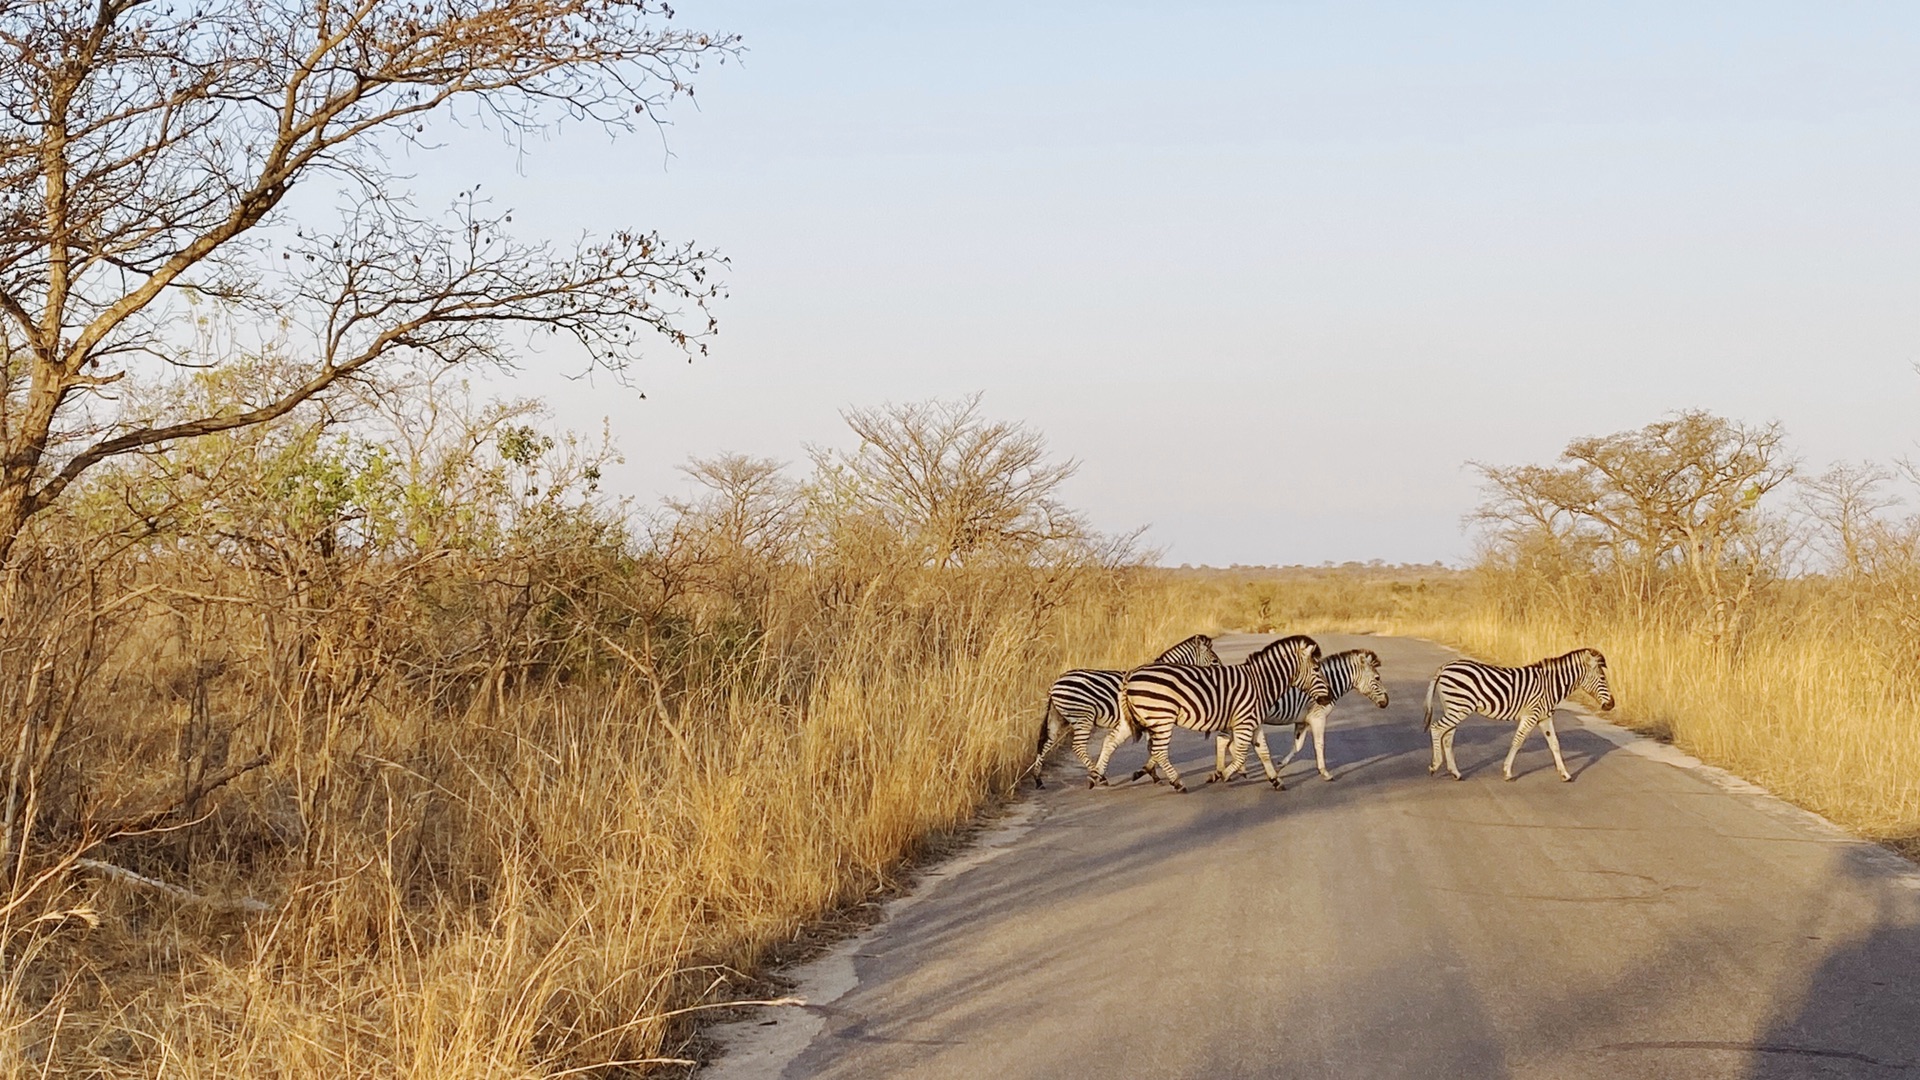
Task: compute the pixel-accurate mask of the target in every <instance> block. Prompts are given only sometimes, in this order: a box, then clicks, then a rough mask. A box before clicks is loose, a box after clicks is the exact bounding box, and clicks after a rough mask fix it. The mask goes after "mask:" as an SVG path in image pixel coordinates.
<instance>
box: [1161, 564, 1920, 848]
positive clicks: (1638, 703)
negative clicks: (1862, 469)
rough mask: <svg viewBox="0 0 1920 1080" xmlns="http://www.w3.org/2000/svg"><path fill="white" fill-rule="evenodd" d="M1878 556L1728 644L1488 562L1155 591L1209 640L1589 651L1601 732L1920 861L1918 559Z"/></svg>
mask: <svg viewBox="0 0 1920 1080" xmlns="http://www.w3.org/2000/svg"><path fill="white" fill-rule="evenodd" d="M1885 539H1888V538H1884V537H1883V540H1885ZM1880 556H1881V557H1880V559H1879V560H1878V561H1877V562H1875V563H1874V564H1873V565H1872V566H1871V567H1869V568H1867V569H1866V570H1865V571H1863V572H1861V573H1859V574H1857V575H1855V576H1852V577H1846V576H1822V575H1803V576H1799V577H1795V578H1790V579H1782V580H1777V581H1774V582H1772V583H1771V584H1769V585H1768V586H1767V587H1766V588H1763V589H1761V590H1759V592H1758V593H1757V594H1756V595H1755V596H1754V597H1753V598H1752V599H1751V600H1749V602H1748V603H1747V604H1745V605H1744V606H1743V607H1742V609H1741V610H1740V612H1739V614H1740V617H1741V622H1742V630H1741V632H1740V633H1739V635H1738V636H1737V637H1734V638H1728V637H1726V636H1724V635H1716V633H1715V632H1714V630H1715V627H1714V626H1713V622H1714V620H1713V618H1712V617H1711V614H1710V613H1708V612H1704V611H1700V610H1697V609H1696V610H1689V607H1688V606H1687V605H1686V604H1685V603H1684V599H1685V598H1684V597H1681V598H1680V601H1681V602H1676V603H1671V604H1665V605H1653V606H1652V609H1651V610H1649V611H1646V612H1644V613H1636V614H1632V615H1624V614H1621V613H1619V612H1617V611H1614V610H1612V605H1611V604H1610V602H1609V600H1608V598H1607V597H1606V595H1605V593H1604V584H1605V583H1596V582H1592V581H1580V582H1578V583H1577V588H1573V589H1569V587H1568V583H1567V582H1555V581H1548V580H1544V579H1541V578H1536V577H1530V576H1527V575H1519V574H1515V573H1514V572H1513V568H1512V566H1511V565H1510V564H1508V563H1505V562H1503V561H1501V560H1499V559H1489V560H1488V562H1487V563H1486V564H1484V565H1481V566H1479V567H1477V568H1476V569H1474V570H1470V571H1457V570H1445V569H1439V568H1422V567H1387V568H1375V569H1370V568H1367V567H1363V566H1354V565H1349V566H1347V567H1344V568H1324V569H1312V568H1290V569H1286V570H1284V571H1276V570H1259V569H1247V570H1240V571H1233V570H1202V571H1188V572H1182V573H1179V574H1177V575H1175V577H1174V580H1173V581H1172V582H1171V583H1170V585H1169V588H1170V589H1172V590H1173V591H1174V592H1175V593H1176V594H1177V595H1180V596H1182V597H1184V598H1186V599H1187V600H1188V602H1191V603H1193V604H1195V605H1197V606H1200V607H1204V609H1206V610H1209V611H1211V612H1214V613H1215V616H1214V617H1215V618H1216V620H1217V621H1218V622H1219V623H1220V624H1222V625H1231V626H1239V627H1246V628H1250V629H1264V630H1280V629H1292V630H1303V631H1308V632H1314V631H1326V632H1363V633H1385V634H1407V635H1413V636H1418V637H1425V638H1430V639H1432V640H1435V641H1439V642H1441V643H1443V644H1446V645H1449V646H1452V647H1454V648H1457V649H1460V650H1461V651H1462V652H1464V653H1466V654H1467V655H1470V656H1473V657H1476V658H1479V659H1483V660H1487V661H1491V662H1494V663H1505V664H1525V663H1531V662H1533V661H1535V660H1539V659H1541V658H1543V657H1546V656H1552V655H1557V654H1559V653H1563V652H1566V651H1568V650H1569V649H1572V648H1576V647H1578V646H1582V645H1591V646H1594V647H1596V648H1599V649H1600V650H1602V651H1603V652H1605V653H1606V655H1607V659H1608V662H1609V665H1610V667H1611V671H1612V682H1613V689H1614V692H1615V694H1616V696H1617V698H1618V700H1619V707H1618V710H1617V711H1616V712H1614V713H1611V714H1609V716H1608V719H1610V720H1613V721H1615V722H1618V723H1621V724H1623V725H1625V726H1627V727H1630V728H1633V729H1636V730H1639V731H1642V732H1644V733H1646V734H1648V735H1652V736H1654V737H1657V738H1661V739H1666V740H1670V741H1672V742H1673V743H1675V744H1676V745H1678V746H1680V747H1682V748H1683V749H1685V750H1687V751H1688V752H1690V753H1692V754H1694V755H1696V756H1698V757H1700V758H1701V759H1702V760H1705V761H1708V762H1710V763H1712V764H1715V765H1718V766H1720V767H1722V768H1726V769H1728V770H1730V771H1732V772H1734V773H1737V774H1738V775H1740V776H1743V777H1746V778H1748V779H1750V780H1752V781H1754V782H1755V783H1759V784H1762V785H1764V786H1765V787H1767V788H1768V789H1770V790H1772V791H1773V792H1775V793H1776V794H1778V795H1780V796H1781V797H1783V798H1786V799H1788V800H1790V801H1792V802H1794V803H1797V804H1799V805H1801V806H1804V807H1807V808H1808V809H1811V810H1814V811H1816V812H1818V813H1820V814H1823V815H1825V816H1826V817H1828V818H1830V819H1832V820H1833V821H1835V822H1837V823H1839V824H1841V825H1843V826H1845V827H1846V828H1848V829H1850V830H1852V831H1854V832H1856V833H1858V834H1860V835H1863V836H1867V837H1871V838H1874V839H1878V840H1882V841H1886V842H1888V843H1890V844H1892V845H1893V846H1895V847H1896V848H1898V849H1900V850H1903V851H1906V852H1908V853H1910V854H1916V855H1920V723H1915V722H1914V718H1915V717H1920V668H1916V667H1915V665H1914V662H1913V661H1914V658H1915V657H1916V656H1920V632H1917V631H1920V623H1916V621H1915V620H1914V619H1912V618H1911V617H1909V613H1911V612H1913V611H1916V610H1920V606H1917V605H1916V604H1915V600H1916V599H1920V588H1915V587H1914V586H1915V585H1920V561H1908V560H1907V559H1906V558H1905V557H1904V556H1902V555H1901V554H1900V551H1899V550H1898V548H1897V547H1896V545H1893V544H1892V543H1891V541H1890V540H1889V542H1888V544H1887V546H1885V547H1883V548H1882V549H1881V551H1880ZM1569 596H1571V597H1572V599H1571V600H1569Z"/></svg>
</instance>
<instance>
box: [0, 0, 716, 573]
mask: <svg viewBox="0 0 1920 1080" xmlns="http://www.w3.org/2000/svg"><path fill="white" fill-rule="evenodd" d="M671 18H672V11H671V10H670V9H669V8H668V7H667V5H666V4H664V3H661V2H660V0H346V2H344V3H343V2H337V0H186V2H176V0H0V369H3V370H4V385H0V561H4V560H5V558H6V557H7V556H8V555H9V553H10V552H11V551H12V549H13V545H14V543H15V541H16V540H17V538H18V537H19V536H20V533H21V530H22V528H23V527H24V525H25V524H26V523H27V522H28V521H29V520H30V519H31V518H32V517H33V516H34V515H35V514H37V513H40V512H41V511H44V510H45V509H47V507H49V506H50V505H52V504H53V503H54V502H55V500H57V499H58V498H59V497H60V495H61V493H62V492H63V491H64V490H66V489H67V488H68V487H69V486H70V485H71V484H72V483H73V482H74V481H75V480H77V479H78V478H79V477H80V476H81V475H82V474H83V473H85V472H86V471H87V470H88V469H90V468H92V467H94V466H95V465H98V464H99V463H101V462H103V461H106V460H109V459H112V458H114V457H116V456H118V455H123V454H129V453H135V452H140V451H147V450H151V449H152V448H154V447H157V446H159V445H161V444H165V443H169V442H172V441H174V440H178V439H183V438H190V437H194V436H203V435H211V434H216V433H219V432H223V431H231V430H234V429H236V428H243V427H248V426H251V425H255V424H261V423H265V422H268V421H270V420H273V419H275V418H277V417H280V416H283V415H285V414H286V413H288V412H289V411H291V410H292V409H294V408H296V407H298V406H299V405H300V404H301V403H303V402H306V401H309V400H312V399H314V398H316V397H319V396H323V395H326V394H327V393H328V392H329V391H330V390H331V389H333V388H335V387H337V385H338V384H340V383H341V382H342V380H350V379H354V378H356V377H357V376H361V375H367V374H372V373H373V372H374V371H375V370H378V369H379V368H381V367H384V366H387V365H391V364H394V363H405V362H407V361H410V360H412V361H418V360H433V361H440V362H445V363H459V362H465V361H475V360H480V361H496V362H507V361H509V360H510V359H511V356H512V352H513V349H514V346H515V340H514V339H515V337H516V335H515V334H514V333H513V331H515V330H516V329H519V330H526V331H546V332H550V333H554V334H558V335H561V336H563V337H567V338H571V339H572V340H573V341H574V342H577V343H578V344H579V345H581V346H583V347H584V348H585V349H586V350H587V353H588V355H589V356H590V357H591V360H590V362H591V363H597V364H602V365H606V366H609V367H616V368H617V367H619V366H620V365H622V364H624V363H625V362H627V361H628V360H629V359H630V358H631V357H632V356H634V355H635V352H636V350H637V348H638V346H639V344H640V342H641V340H642V339H643V338H647V337H650V336H651V335H652V334H653V333H655V332H657V333H659V334H663V335H665V336H666V337H667V338H668V339H669V340H670V341H671V342H672V343H673V344H674V345H676V346H678V347H679V348H682V349H699V348H702V339H703V338H704V336H705V335H707V334H709V333H711V332H712V330H713V323H712V321H711V318H710V317H709V316H708V315H707V312H706V306H707V301H708V300H709V299H711V298H712V297H714V296H715V295H716V286H715V285H714V284H713V282H712V280H711V278H710V273H711V271H712V269H713V268H714V265H715V263H716V262H717V260H716V259H715V257H714V256H712V255H711V254H710V253H709V252H706V251H703V250H700V249H698V248H696V247H694V246H691V245H688V244H674V243H667V242H665V241H663V240H662V239H661V238H660V237H659V236H658V235H657V234H654V233H650V232H642V231H632V230H622V231H615V232H612V233H610V234H608V235H605V236H601V237H597V238H587V239H583V240H581V241H580V242H579V243H578V244H575V245H572V246H566V247H559V246H554V245H549V244H544V243H528V242H523V241H518V240H515V239H514V238H512V237H511V236H510V235H508V233H507V231H506V228H505V227H506V225H507V223H508V222H509V221H510V217H509V216H508V215H507V214H505V213H504V212H496V211H493V210H490V209H489V208H488V207H487V205H486V204H485V203H484V202H482V201H481V200H479V199H477V198H474V197H473V196H472V193H471V192H470V193H468V195H467V196H466V197H464V198H463V199H461V200H460V201H459V202H457V203H456V205H455V207H454V208H453V209H452V211H451V212H450V213H449V214H448V215H446V216H438V215H428V214H423V213H421V212H419V211H417V210H415V209H414V208H413V206H412V205H411V204H410V202H409V201H408V199H407V198H406V197H405V195H404V193H403V183H402V182H403V179H404V178H403V177H402V176H401V174H400V173H399V172H398V171H397V170H396V168H395V167H394V165H393V162H392V158H391V155H392V154H393V152H394V151H396V150H398V149H401V148H403V147H406V148H410V149H417V150H431V149H432V148H433V146H434V144H433V143H432V141H431V140H432V139H433V135H432V134H431V132H432V131H433V130H434V128H433V127H432V126H431V125H434V124H435V123H436V121H442V120H460V121H462V122H479V123H481V124H483V125H487V126H491V127H492V128H494V129H495V130H496V131H500V132H504V133H505V135H506V136H508V137H509V138H522V139H524V138H527V137H536V136H539V135H541V134H543V133H545V132H548V131H550V130H552V129H553V128H554V127H555V126H556V125H558V124H559V123H561V122H563V121H569V122H574V123H588V124H598V125H602V126H603V127H606V128H608V129H611V130H614V131H619V130H623V129H628V128H631V127H632V126H634V125H635V124H640V123H647V122H649V121H650V120H651V119H652V118H655V117H656V116H657V115H658V113H659V111H660V110H661V109H662V108H663V107H664V105H665V104H666V103H667V102H668V101H670V100H671V99H672V98H673V97H675V96H676V95H680V94H687V93H691V88H690V84H689V82H688V80H689V78H690V76H691V74H692V73H693V72H694V71H697V70H698V68H699V65H700V63H701V61H702V60H703V59H705V58H711V57H719V58H722V59H724V57H725V56H727V55H728V54H730V53H732V52H733V51H735V50H736V49H737V39H735V38H733V37H731V36H726V35H715V34H707V33H701V32H698V31H691V30H684V29H679V28H675V27H673V26H672V25H671V24H670V22H669V20H670V19H671ZM299 190H309V191H313V192H314V193H315V195H316V196H318V197H319V199H320V201H324V199H325V197H326V196H327V195H329V194H331V195H333V196H334V197H335V198H336V199H338V200H340V202H341V205H342V207H343V209H342V210H341V211H340V212H339V213H337V214H328V215H315V214H313V213H312V212H311V211H310V210H309V211H308V212H307V213H303V214H302V215H300V216H299V218H298V219H296V217H295V215H294V214H293V212H292V209H291V204H290V201H289V200H290V196H291V195H292V194H293V193H294V192H295V191H299ZM312 201H313V200H304V202H306V203H307V204H309V205H310V204H311V202H312ZM196 298H207V299H210V300H211V301H212V302H214V303H216V304H218V305H220V306H221V309H222V310H223V311H226V312H229V313H231V315H232V324H233V325H238V326H243V327H255V328H262V329H261V331H260V333H259V335H258V336H257V337H256V338H255V339H252V341H251V343H252V345H253V346H254V351H255V352H256V353H258V352H260V351H266V352H270V353H273V354H275V355H276V357H277V359H278V361H279V363H278V365H277V367H278V369H279V370H281V371H283V372H284V377H283V378H281V379H279V380H278V381H275V382H272V383H271V384H269V385H265V386H261V387H258V388H257V389H256V390H255V391H254V393H253V394H252V396H250V397H249V398H247V399H245V400H241V401H237V402H234V403H231V404H229V405H226V406H224V407H221V408H218V409H214V410H209V411H203V412H192V411H189V412H160V413H147V412H141V411H139V410H132V409H128V408H124V407H120V406H119V404H118V402H117V401H116V398H115V396H114V394H115V392H114V391H113V390H112V389H110V388H112V387H113V384H115V383H116V382H118V381H119V380H121V379H123V378H124V377H126V376H127V375H129V374H130V373H136V372H141V371H143V370H159V371H162V372H164V371H166V370H168V369H167V367H166V365H167V364H169V363H171V364H174V365H186V366H200V367H205V366H209V365H218V364H221V363H223V362H227V358H228V356H229V355H232V354H221V353H217V352H216V353H213V354H209V353H208V352H207V351H206V350H203V349H196V348H195V345H194V342H193V341H192V340H191V337H192V335H191V334H190V333H188V331H187V329H186V328H187V327H189V326H190V325H191V320H190V319H189V318H188V317H187V316H188V313H189V308H190V306H191V305H190V303H189V301H193V300H195V299H196Z"/></svg>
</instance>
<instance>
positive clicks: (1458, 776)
mask: <svg viewBox="0 0 1920 1080" xmlns="http://www.w3.org/2000/svg"><path fill="white" fill-rule="evenodd" d="M1448 775H1449V776H1451V777H1453V778H1454V779H1455V780H1465V779H1466V777H1464V776H1461V775H1460V774H1459V773H1449V774H1448Z"/></svg>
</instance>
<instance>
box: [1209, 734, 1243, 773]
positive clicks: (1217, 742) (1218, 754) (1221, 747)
mask: <svg viewBox="0 0 1920 1080" xmlns="http://www.w3.org/2000/svg"><path fill="white" fill-rule="evenodd" d="M1238 740H1240V730H1238V728H1233V734H1231V736H1229V734H1227V732H1215V734H1213V773H1212V774H1210V776H1208V778H1206V782H1208V784H1215V782H1227V780H1233V778H1235V776H1238V774H1240V773H1244V771H1246V769H1244V761H1246V748H1240V757H1236V759H1235V763H1233V765H1227V753H1229V744H1235V746H1236V744H1238Z"/></svg>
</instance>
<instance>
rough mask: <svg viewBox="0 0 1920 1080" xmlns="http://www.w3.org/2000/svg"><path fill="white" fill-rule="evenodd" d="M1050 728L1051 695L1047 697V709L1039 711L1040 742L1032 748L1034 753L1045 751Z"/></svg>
mask: <svg viewBox="0 0 1920 1080" xmlns="http://www.w3.org/2000/svg"><path fill="white" fill-rule="evenodd" d="M1052 727H1053V697H1052V695H1048V697H1047V707H1046V708H1045V709H1042V710H1041V711H1040V742H1039V743H1038V744H1037V745H1035V746H1034V748H1033V752H1034V753H1036V754H1038V753H1041V752H1043V751H1045V750H1046V748H1047V735H1048V734H1049V733H1050V730H1051V729H1052Z"/></svg>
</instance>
